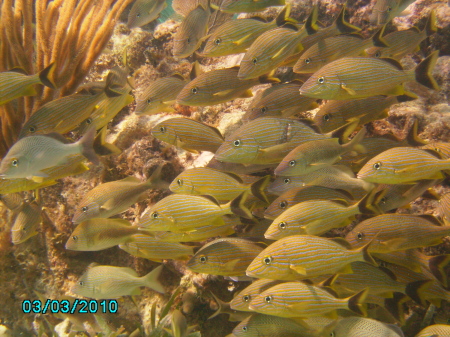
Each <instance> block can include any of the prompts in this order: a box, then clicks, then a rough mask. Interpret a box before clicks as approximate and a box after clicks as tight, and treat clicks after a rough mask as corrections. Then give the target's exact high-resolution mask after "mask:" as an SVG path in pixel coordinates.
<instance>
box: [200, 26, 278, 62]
mask: <svg viewBox="0 0 450 337" xmlns="http://www.w3.org/2000/svg"><path fill="white" fill-rule="evenodd" d="M275 27H276V23H275V22H268V23H267V22H263V21H260V20H255V19H251V18H250V19H240V20H230V21H227V22H225V23H224V24H223V25H221V26H220V27H218V28H217V29H216V30H215V31H214V32H213V33H212V34H211V36H210V37H209V39H208V41H207V42H206V46H205V48H204V50H203V52H202V56H205V57H217V56H226V55H232V54H239V53H243V52H245V51H246V50H247V49H248V48H249V47H250V46H251V45H252V43H253V42H254V41H255V40H256V39H257V38H258V36H260V35H261V34H262V33H264V32H266V31H268V30H270V29H273V28H275Z"/></svg>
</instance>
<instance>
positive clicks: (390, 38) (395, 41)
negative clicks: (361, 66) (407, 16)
mask: <svg viewBox="0 0 450 337" xmlns="http://www.w3.org/2000/svg"><path fill="white" fill-rule="evenodd" d="M426 38H427V33H426V31H425V30H423V31H419V30H418V29H417V28H416V27H413V28H410V29H407V30H400V31H396V32H392V33H389V34H387V35H386V36H383V39H384V40H385V41H386V43H387V44H388V45H389V47H370V48H368V49H367V50H366V53H367V56H370V57H387V58H393V59H396V60H400V59H402V58H403V57H404V56H406V55H407V54H410V53H413V52H416V51H418V49H419V44H420V43H421V42H422V41H423V40H425V39H426Z"/></svg>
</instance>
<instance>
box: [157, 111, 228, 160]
mask: <svg viewBox="0 0 450 337" xmlns="http://www.w3.org/2000/svg"><path fill="white" fill-rule="evenodd" d="M152 135H153V137H155V138H157V139H159V140H162V141H163V142H166V143H169V144H171V145H174V146H176V147H179V148H182V149H183V150H186V151H189V152H194V153H197V152H199V151H209V152H216V151H217V149H218V148H219V147H220V146H221V145H222V143H223V137H222V135H221V133H220V131H219V130H217V129H216V128H214V127H212V126H209V125H207V124H204V123H201V122H197V121H195V120H193V119H189V118H171V119H168V120H166V121H164V122H161V123H159V124H158V125H156V126H155V127H154V128H153V129H152Z"/></svg>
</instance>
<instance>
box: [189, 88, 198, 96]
mask: <svg viewBox="0 0 450 337" xmlns="http://www.w3.org/2000/svg"><path fill="white" fill-rule="evenodd" d="M191 92H192V93H193V94H194V95H195V94H197V93H198V88H197V87H193V88H192V89H191Z"/></svg>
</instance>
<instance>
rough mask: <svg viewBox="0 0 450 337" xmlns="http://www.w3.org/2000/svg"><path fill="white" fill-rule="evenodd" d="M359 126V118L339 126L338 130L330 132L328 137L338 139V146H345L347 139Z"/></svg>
mask: <svg viewBox="0 0 450 337" xmlns="http://www.w3.org/2000/svg"><path fill="white" fill-rule="evenodd" d="M358 125H359V118H358V119H355V120H352V121H351V122H349V123H347V124H345V125H343V126H341V127H340V128H339V129H336V130H334V131H333V132H330V133H329V134H328V135H330V137H331V138H339V143H340V144H345V143H346V142H348V137H349V136H350V135H351V134H352V133H353V131H355V129H356V128H357V127H358Z"/></svg>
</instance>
